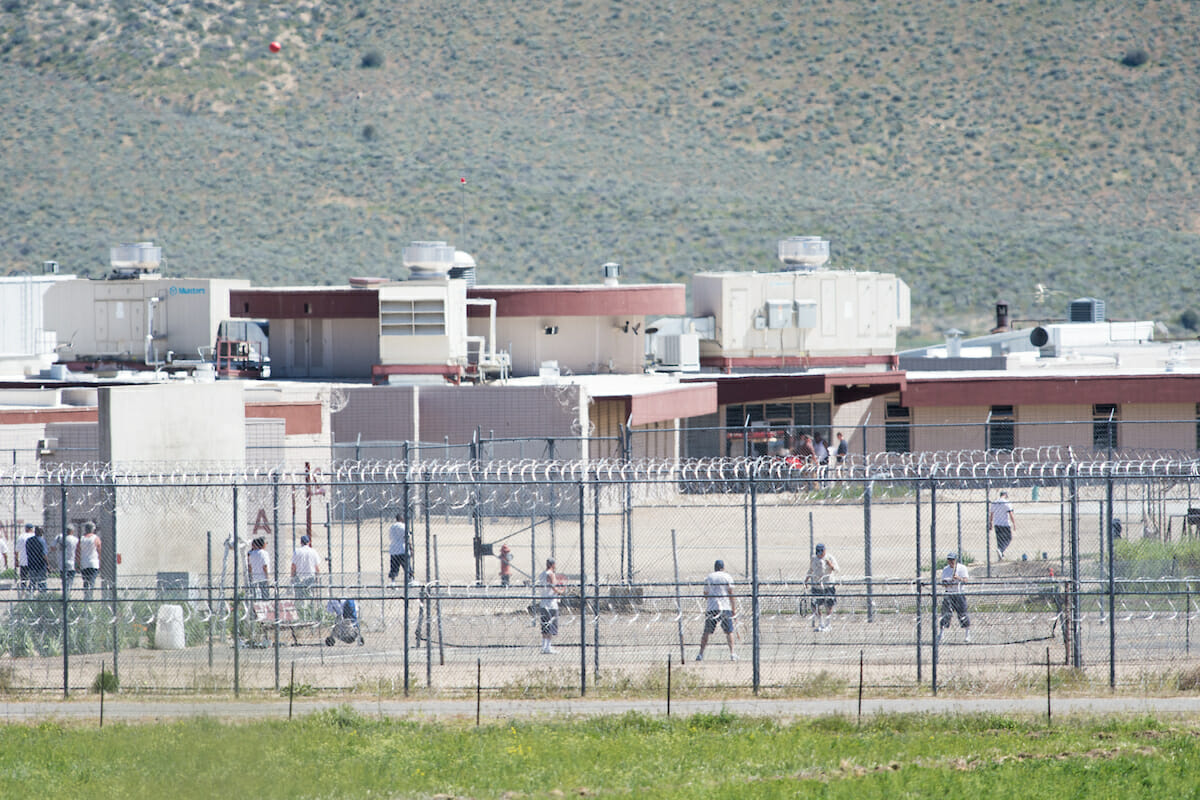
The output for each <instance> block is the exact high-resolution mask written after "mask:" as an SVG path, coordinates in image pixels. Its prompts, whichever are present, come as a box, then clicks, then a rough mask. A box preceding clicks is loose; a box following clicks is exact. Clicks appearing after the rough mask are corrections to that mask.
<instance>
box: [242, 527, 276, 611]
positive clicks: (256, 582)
mask: <svg viewBox="0 0 1200 800" xmlns="http://www.w3.org/2000/svg"><path fill="white" fill-rule="evenodd" d="M246 577H247V581H248V583H249V584H250V596H251V597H259V598H261V599H263V600H269V599H271V554H270V553H268V552H267V539H266V537H265V536H259V537H256V538H255V539H254V540H253V541H251V542H250V552H249V553H247V554H246Z"/></svg>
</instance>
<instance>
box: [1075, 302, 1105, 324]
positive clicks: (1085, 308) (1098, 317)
mask: <svg viewBox="0 0 1200 800" xmlns="http://www.w3.org/2000/svg"><path fill="white" fill-rule="evenodd" d="M1067 320H1068V321H1069V322H1104V301H1103V300H1097V299H1096V298H1094V297H1081V298H1079V299H1078V300H1072V301H1071V305H1070V307H1069V308H1068V309H1067Z"/></svg>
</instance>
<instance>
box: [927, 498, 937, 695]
mask: <svg viewBox="0 0 1200 800" xmlns="http://www.w3.org/2000/svg"><path fill="white" fill-rule="evenodd" d="M929 556H930V562H931V563H932V564H933V575H932V580H930V581H929V601H930V609H931V611H932V613H931V614H930V619H931V620H932V626H931V628H930V630H931V634H930V635H931V636H932V637H933V656H932V657H931V658H930V663H929V669H930V673H931V680H932V682H933V696H934V697H937V690H938V677H937V668H938V616H937V611H938V609H937V602H938V596H937V590H938V582H937V563H938V561H937V484H936V483H933V482H930V484H929Z"/></svg>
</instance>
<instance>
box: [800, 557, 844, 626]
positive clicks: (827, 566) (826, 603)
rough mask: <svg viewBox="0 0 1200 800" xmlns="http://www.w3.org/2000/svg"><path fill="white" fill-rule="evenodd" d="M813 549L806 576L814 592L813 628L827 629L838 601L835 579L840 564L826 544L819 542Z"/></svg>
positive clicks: (807, 582)
mask: <svg viewBox="0 0 1200 800" xmlns="http://www.w3.org/2000/svg"><path fill="white" fill-rule="evenodd" d="M813 551H814V552H813V557H812V561H811V562H810V563H809V565H808V574H807V575H805V576H804V582H805V583H806V584H808V586H809V591H811V592H812V607H813V613H812V626H813V630H814V631H827V630H829V623H830V622H831V621H832V619H833V604H834V603H835V602H837V588H836V587H835V586H834V585H833V581H834V573H836V572H837V569H838V566H837V561H836V560H835V559H834V557H833V555H831V554H830V553H827V552H825V545H823V544H818V545H817V546H816V547H814V548H813ZM822 612H824V613H822Z"/></svg>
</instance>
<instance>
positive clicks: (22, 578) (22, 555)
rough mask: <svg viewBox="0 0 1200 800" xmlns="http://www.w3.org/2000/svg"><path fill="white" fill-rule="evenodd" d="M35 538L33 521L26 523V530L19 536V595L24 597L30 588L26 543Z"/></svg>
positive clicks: (17, 554)
mask: <svg viewBox="0 0 1200 800" xmlns="http://www.w3.org/2000/svg"><path fill="white" fill-rule="evenodd" d="M32 538H33V523H32V522H26V523H25V531H24V532H23V533H22V534H21V535H20V536H18V537H17V553H16V556H17V597H22V596H24V594H25V590H26V589H28V588H29V555H28V552H27V551H26V549H25V545H27V544H28V543H29V540H30V539H32Z"/></svg>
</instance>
